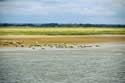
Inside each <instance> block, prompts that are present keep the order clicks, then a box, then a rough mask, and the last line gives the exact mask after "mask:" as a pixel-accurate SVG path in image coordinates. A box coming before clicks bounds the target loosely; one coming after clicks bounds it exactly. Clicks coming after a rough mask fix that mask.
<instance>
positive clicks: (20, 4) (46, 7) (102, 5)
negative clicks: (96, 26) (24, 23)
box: [0, 0, 125, 19]
mask: <svg viewBox="0 0 125 83" xmlns="http://www.w3.org/2000/svg"><path fill="white" fill-rule="evenodd" d="M124 8H125V1H124V0H103V1H102V0H91V1H90V0H72V1H69V0H0V11H1V12H0V15H2V16H8V17H10V16H14V15H15V16H17V17H19V16H21V17H25V18H27V17H33V16H34V17H48V19H49V17H53V19H54V18H55V17H56V16H57V17H60V18H62V17H63V18H65V19H68V18H71V17H79V19H80V17H81V19H82V18H84V17H88V18H90V17H93V18H94V17H98V18H109V17H112V18H115V17H119V19H121V17H123V19H124V18H125V11H123V10H124ZM60 18H59V19H60ZM72 19H73V18H72ZM110 19H111V18H110Z"/></svg>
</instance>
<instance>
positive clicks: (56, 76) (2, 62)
mask: <svg viewBox="0 0 125 83" xmlns="http://www.w3.org/2000/svg"><path fill="white" fill-rule="evenodd" d="M124 50H125V44H123V43H122V44H120V43H112V44H102V45H100V47H93V48H83V49H73V50H70V49H60V50H41V49H36V50H32V49H27V48H24V49H22V48H20V49H15V48H9V49H7V48H4V49H2V48H1V49H0V83H125V51H124Z"/></svg>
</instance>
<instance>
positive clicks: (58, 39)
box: [0, 35, 125, 47]
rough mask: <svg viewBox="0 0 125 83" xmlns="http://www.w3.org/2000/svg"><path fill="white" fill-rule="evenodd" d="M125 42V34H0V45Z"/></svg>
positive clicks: (24, 45) (23, 45)
mask: <svg viewBox="0 0 125 83" xmlns="http://www.w3.org/2000/svg"><path fill="white" fill-rule="evenodd" d="M108 42H109V43H110V42H125V35H85V36H79V35H78V36H39V35H38V36H35V35H31V36H28V35H27V36H24V35H20V36H15V35H9V36H7V35H6V36H0V47H30V46H33V45H34V46H40V45H46V44H93V43H108Z"/></svg>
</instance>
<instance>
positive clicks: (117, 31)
mask: <svg viewBox="0 0 125 83" xmlns="http://www.w3.org/2000/svg"><path fill="white" fill-rule="evenodd" d="M103 34H111V35H124V34H125V28H112V27H111V28H109V27H108V28H107V27H103V28H99V27H98V28H96V27H90V28H84V27H79V28H68V27H62V28H59V27H56V28H52V27H48V28H43V27H42V28H38V27H19V26H18V27H0V35H103Z"/></svg>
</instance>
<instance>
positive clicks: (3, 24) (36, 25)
mask: <svg viewBox="0 0 125 83" xmlns="http://www.w3.org/2000/svg"><path fill="white" fill-rule="evenodd" d="M9 26H31V27H125V25H121V24H115V25H114V24H58V23H46V24H9V23H1V24H0V27H9Z"/></svg>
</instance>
